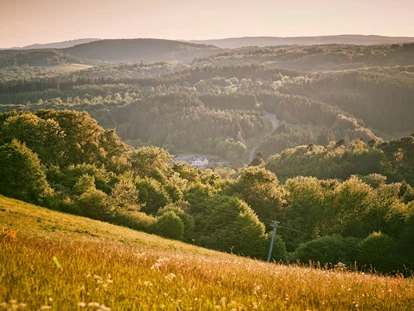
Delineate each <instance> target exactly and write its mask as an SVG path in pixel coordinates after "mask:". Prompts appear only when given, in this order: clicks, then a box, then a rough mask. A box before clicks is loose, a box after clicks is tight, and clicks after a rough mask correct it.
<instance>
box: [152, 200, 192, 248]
mask: <svg viewBox="0 0 414 311" xmlns="http://www.w3.org/2000/svg"><path fill="white" fill-rule="evenodd" d="M168 212H174V213H175V214H176V215H177V216H178V217H180V219H181V221H182V222H183V224H184V238H185V240H187V241H190V240H191V239H192V237H193V233H194V219H193V217H192V216H191V215H190V214H188V213H186V212H184V210H183V209H182V208H180V207H178V206H176V205H175V204H168V205H166V206H164V207H163V208H161V209H159V210H158V212H157V216H159V217H160V216H162V215H164V214H165V213H168Z"/></svg>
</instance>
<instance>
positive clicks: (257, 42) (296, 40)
mask: <svg viewBox="0 0 414 311" xmlns="http://www.w3.org/2000/svg"><path fill="white" fill-rule="evenodd" d="M191 42H193V43H199V44H212V45H215V46H218V47H220V48H231V49H234V48H239V47H243V46H261V47H264V46H276V45H317V44H358V45H375V44H400V43H408V42H414V38H413V37H385V36H373V35H370V36H364V35H338V36H316V37H312V36H311V37H242V38H225V39H213V40H193V41H191Z"/></svg>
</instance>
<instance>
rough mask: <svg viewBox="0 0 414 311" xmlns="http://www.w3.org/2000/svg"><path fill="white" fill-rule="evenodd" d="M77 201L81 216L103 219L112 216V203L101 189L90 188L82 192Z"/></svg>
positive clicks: (113, 209)
mask: <svg viewBox="0 0 414 311" xmlns="http://www.w3.org/2000/svg"><path fill="white" fill-rule="evenodd" d="M77 203H78V208H79V212H80V214H81V215H83V216H86V217H90V218H93V219H98V220H104V221H106V220H109V219H110V218H111V217H113V216H114V211H115V208H114V205H113V204H112V202H111V200H110V199H109V197H108V196H107V195H106V194H105V193H104V192H102V191H101V190H97V189H90V190H88V191H86V192H84V193H82V195H81V196H80V197H79V199H78V202H77Z"/></svg>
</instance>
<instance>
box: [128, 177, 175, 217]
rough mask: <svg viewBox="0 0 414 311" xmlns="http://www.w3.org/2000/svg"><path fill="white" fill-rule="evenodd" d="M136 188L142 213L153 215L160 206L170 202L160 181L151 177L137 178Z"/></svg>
mask: <svg viewBox="0 0 414 311" xmlns="http://www.w3.org/2000/svg"><path fill="white" fill-rule="evenodd" d="M136 189H137V190H138V192H139V203H140V204H141V206H142V208H141V210H142V211H143V212H144V213H147V214H152V215H155V214H156V213H157V211H158V210H159V209H160V208H162V207H164V206H165V205H167V204H168V203H170V202H171V199H170V197H169V195H168V193H167V192H166V191H165V190H164V188H163V186H162V185H161V183H160V182H158V181H157V180H155V179H153V178H144V179H137V181H136Z"/></svg>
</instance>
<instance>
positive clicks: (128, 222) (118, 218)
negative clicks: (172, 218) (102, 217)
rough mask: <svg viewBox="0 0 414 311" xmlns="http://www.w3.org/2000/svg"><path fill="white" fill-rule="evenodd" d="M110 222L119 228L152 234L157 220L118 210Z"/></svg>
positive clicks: (140, 214)
mask: <svg viewBox="0 0 414 311" xmlns="http://www.w3.org/2000/svg"><path fill="white" fill-rule="evenodd" d="M111 222H112V223H114V224H116V225H119V226H124V227H128V228H131V229H134V230H138V231H144V232H147V233H152V231H153V226H154V224H155V223H156V222H157V219H156V218H155V217H153V216H150V215H147V214H145V213H141V212H131V211H125V210H118V211H117V213H116V214H115V216H114V217H113V219H112V220H111Z"/></svg>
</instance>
